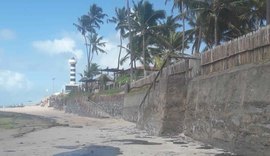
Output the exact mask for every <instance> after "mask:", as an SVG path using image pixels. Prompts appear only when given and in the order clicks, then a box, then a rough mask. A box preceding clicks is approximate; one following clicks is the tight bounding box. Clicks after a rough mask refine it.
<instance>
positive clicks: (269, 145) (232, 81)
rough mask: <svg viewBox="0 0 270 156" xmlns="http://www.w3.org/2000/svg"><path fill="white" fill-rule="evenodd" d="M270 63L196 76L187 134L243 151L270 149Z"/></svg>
mask: <svg viewBox="0 0 270 156" xmlns="http://www.w3.org/2000/svg"><path fill="white" fill-rule="evenodd" d="M269 78H270V63H268V64H261V65H247V66H242V67H239V68H237V69H234V70H231V71H228V72H223V73H220V74H216V75H212V76H209V77H198V78H195V79H193V80H192V81H191V82H190V83H189V86H188V94H187V102H186V108H185V109H186V112H185V123H184V126H185V134H186V135H188V136H191V137H192V138H195V139H198V140H201V141H203V142H207V143H210V144H213V145H216V146H219V147H222V148H225V149H227V150H229V151H234V152H236V153H240V154H243V155H265V156H266V155H269V153H270V79H269Z"/></svg>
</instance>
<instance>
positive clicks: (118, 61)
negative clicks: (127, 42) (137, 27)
mask: <svg viewBox="0 0 270 156" xmlns="http://www.w3.org/2000/svg"><path fill="white" fill-rule="evenodd" d="M121 53H122V36H121V34H120V49H119V55H118V60H117V69H118V70H119V66H120V57H121Z"/></svg>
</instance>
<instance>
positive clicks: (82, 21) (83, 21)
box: [73, 15, 91, 65]
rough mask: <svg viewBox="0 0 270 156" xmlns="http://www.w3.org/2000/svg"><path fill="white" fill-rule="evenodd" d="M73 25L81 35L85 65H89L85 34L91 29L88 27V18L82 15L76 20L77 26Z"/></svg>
mask: <svg viewBox="0 0 270 156" xmlns="http://www.w3.org/2000/svg"><path fill="white" fill-rule="evenodd" d="M73 25H74V26H75V27H76V28H77V30H78V31H79V32H80V33H81V34H82V35H83V38H84V44H85V49H86V57H87V65H90V53H89V49H88V45H89V44H88V41H87V34H88V31H89V30H90V29H91V28H90V27H89V26H90V18H89V16H87V15H82V16H81V17H80V18H78V24H76V23H73ZM90 31H91V30H90Z"/></svg>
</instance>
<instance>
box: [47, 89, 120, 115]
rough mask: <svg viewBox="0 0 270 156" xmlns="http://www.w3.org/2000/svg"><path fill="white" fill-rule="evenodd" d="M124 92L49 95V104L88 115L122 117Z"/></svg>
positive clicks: (66, 110)
mask: <svg viewBox="0 0 270 156" xmlns="http://www.w3.org/2000/svg"><path fill="white" fill-rule="evenodd" d="M123 104H124V93H120V94H114V95H94V96H90V95H84V94H80V93H76V94H72V95H66V96H62V95H61V96H55V97H51V104H50V106H52V107H54V108H56V109H60V110H64V111H65V112H68V113H74V114H78V115H81V116H88V117H99V118H104V117H117V118H118V117H122V112H123Z"/></svg>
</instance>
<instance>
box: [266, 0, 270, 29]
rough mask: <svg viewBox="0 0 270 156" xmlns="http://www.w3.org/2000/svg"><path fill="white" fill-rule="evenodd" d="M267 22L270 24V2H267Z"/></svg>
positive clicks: (269, 0) (267, 0) (268, 0)
mask: <svg viewBox="0 0 270 156" xmlns="http://www.w3.org/2000/svg"><path fill="white" fill-rule="evenodd" d="M266 22H267V24H270V0H266Z"/></svg>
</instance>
